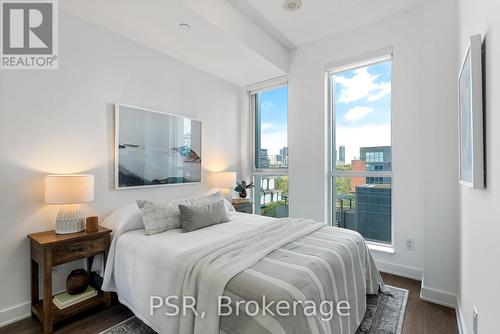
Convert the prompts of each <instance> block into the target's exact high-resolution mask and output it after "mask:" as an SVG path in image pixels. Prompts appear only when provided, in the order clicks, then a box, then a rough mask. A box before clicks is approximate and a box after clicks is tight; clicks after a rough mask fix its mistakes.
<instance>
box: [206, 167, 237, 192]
mask: <svg viewBox="0 0 500 334" xmlns="http://www.w3.org/2000/svg"><path fill="white" fill-rule="evenodd" d="M209 183H210V186H211V187H213V188H220V189H221V190H222V193H223V194H224V196H228V195H229V194H230V190H229V189H233V188H234V187H235V186H236V173H235V172H212V173H210V175H209Z"/></svg>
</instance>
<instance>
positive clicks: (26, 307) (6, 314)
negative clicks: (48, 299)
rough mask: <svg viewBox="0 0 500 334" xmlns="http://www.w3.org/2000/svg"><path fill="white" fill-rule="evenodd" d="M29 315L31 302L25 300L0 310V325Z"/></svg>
mask: <svg viewBox="0 0 500 334" xmlns="http://www.w3.org/2000/svg"><path fill="white" fill-rule="evenodd" d="M30 316H31V303H30V302H26V303H22V304H19V305H15V306H11V307H8V308H6V309H3V310H1V311H0V327H3V326H7V325H9V324H11V323H13V322H16V321H19V320H22V319H25V318H28V317H30Z"/></svg>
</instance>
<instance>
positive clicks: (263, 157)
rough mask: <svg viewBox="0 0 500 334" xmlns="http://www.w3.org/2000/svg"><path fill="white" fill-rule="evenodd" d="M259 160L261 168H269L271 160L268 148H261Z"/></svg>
mask: <svg viewBox="0 0 500 334" xmlns="http://www.w3.org/2000/svg"><path fill="white" fill-rule="evenodd" d="M259 162H260V164H259V165H260V167H261V168H269V165H270V161H269V155H268V154H267V148H261V149H260V152H259Z"/></svg>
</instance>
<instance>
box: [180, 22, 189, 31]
mask: <svg viewBox="0 0 500 334" xmlns="http://www.w3.org/2000/svg"><path fill="white" fill-rule="evenodd" d="M179 29H180V30H189V29H191V26H190V25H189V24H187V23H181V24H179Z"/></svg>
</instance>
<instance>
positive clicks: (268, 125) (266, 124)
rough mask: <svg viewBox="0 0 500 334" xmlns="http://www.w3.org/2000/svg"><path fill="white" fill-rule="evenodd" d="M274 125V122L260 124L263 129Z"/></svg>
mask: <svg viewBox="0 0 500 334" xmlns="http://www.w3.org/2000/svg"><path fill="white" fill-rule="evenodd" d="M272 127H273V124H272V123H262V124H261V125H260V129H261V131H268V130H270V129H272Z"/></svg>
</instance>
